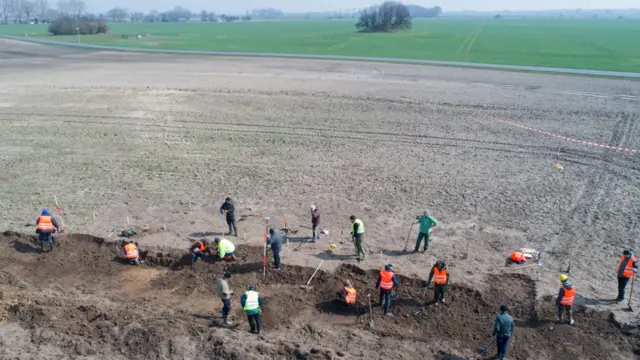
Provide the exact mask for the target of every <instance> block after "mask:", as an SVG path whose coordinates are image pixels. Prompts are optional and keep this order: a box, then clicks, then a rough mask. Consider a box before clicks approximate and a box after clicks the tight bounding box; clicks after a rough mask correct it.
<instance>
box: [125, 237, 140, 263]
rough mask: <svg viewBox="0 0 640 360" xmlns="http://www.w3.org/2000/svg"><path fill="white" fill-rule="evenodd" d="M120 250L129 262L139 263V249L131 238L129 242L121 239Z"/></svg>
mask: <svg viewBox="0 0 640 360" xmlns="http://www.w3.org/2000/svg"><path fill="white" fill-rule="evenodd" d="M122 251H123V252H124V258H125V259H127V261H128V262H129V264H131V265H133V264H135V265H140V251H139V250H138V245H136V244H135V243H134V242H133V240H129V242H126V241H124V240H123V241H122Z"/></svg>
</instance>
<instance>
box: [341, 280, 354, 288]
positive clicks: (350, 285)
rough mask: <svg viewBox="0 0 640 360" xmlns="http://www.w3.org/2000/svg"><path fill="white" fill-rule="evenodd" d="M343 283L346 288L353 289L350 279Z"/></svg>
mask: <svg viewBox="0 0 640 360" xmlns="http://www.w3.org/2000/svg"><path fill="white" fill-rule="evenodd" d="M343 283H344V284H345V285H346V286H348V287H353V284H351V280H349V279H345V280H344V281H343Z"/></svg>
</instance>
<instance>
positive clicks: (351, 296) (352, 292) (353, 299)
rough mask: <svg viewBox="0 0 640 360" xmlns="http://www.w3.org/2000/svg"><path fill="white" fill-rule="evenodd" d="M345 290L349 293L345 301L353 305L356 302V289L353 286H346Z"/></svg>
mask: <svg viewBox="0 0 640 360" xmlns="http://www.w3.org/2000/svg"><path fill="white" fill-rule="evenodd" d="M344 291H346V292H347V295H346V296H345V298H344V301H345V302H346V303H347V304H349V305H351V304H355V303H356V289H354V288H352V287H348V286H345V287H344Z"/></svg>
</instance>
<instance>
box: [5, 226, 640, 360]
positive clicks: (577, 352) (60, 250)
mask: <svg viewBox="0 0 640 360" xmlns="http://www.w3.org/2000/svg"><path fill="white" fill-rule="evenodd" d="M143 254H144V256H145V258H146V264H145V265H143V266H140V267H134V266H130V265H127V264H123V263H122V262H121V261H119V259H118V257H117V252H116V244H115V243H113V242H107V241H105V240H104V239H101V238H96V237H92V236H85V235H70V236H58V237H56V249H55V251H54V252H53V253H40V252H39V250H38V249H37V241H36V239H35V237H33V236H28V235H22V234H18V233H12V232H5V233H4V234H3V235H2V236H0V290H1V291H2V293H0V294H1V296H0V303H1V304H2V312H1V313H0V314H1V315H0V319H1V320H2V321H3V322H2V323H1V324H0V343H1V345H2V346H1V347H0V349H1V350H0V358H3V359H22V358H24V359H26V358H32V357H33V356H35V358H44V359H46V358H52V359H53V358H56V357H62V356H70V357H78V356H95V357H96V358H114V359H120V358H123V359H124V358H128V359H131V358H135V359H170V358H185V359H209V358H217V359H261V358H264V359H267V358H270V359H271V358H273V359H294V358H295V359H335V358H341V357H343V358H352V357H353V358H360V357H363V358H365V357H366V358H370V359H390V358H405V359H415V358H424V359H430V358H436V359H456V358H459V359H464V358H470V357H475V356H477V349H478V348H479V347H481V346H485V345H486V344H487V343H488V342H489V334H490V331H491V326H492V322H493V317H494V314H495V312H496V309H497V308H498V307H499V305H500V304H501V303H508V304H509V305H510V307H511V309H512V314H513V315H514V318H516V319H517V322H516V326H517V329H516V331H515V335H514V338H513V342H512V346H511V350H510V358H513V359H521V360H525V359H632V358H634V356H637V354H638V352H639V351H640V348H639V345H640V344H639V340H638V334H637V331H636V330H633V329H621V328H620V326H618V325H617V324H615V323H614V322H612V321H611V320H610V316H609V314H607V313H600V312H596V311H592V310H590V309H585V308H579V309H577V311H576V316H575V317H576V322H577V326H575V327H570V326H567V325H558V324H555V322H553V321H552V320H553V319H554V317H555V308H554V306H553V304H552V303H538V302H536V300H535V299H536V294H535V283H534V281H533V280H531V279H530V278H529V277H527V276H524V275H510V276H488V277H486V279H485V281H486V284H487V288H488V289H490V290H489V291H487V292H482V293H481V292H478V291H476V290H473V289H470V288H468V287H466V286H462V285H459V284H457V283H456V279H455V278H453V279H452V285H451V286H450V288H449V291H448V295H447V304H446V305H445V306H441V307H435V306H430V305H429V303H428V302H427V304H426V305H425V302H424V301H423V299H422V293H423V288H424V285H425V282H424V280H423V279H415V278H408V277H405V276H402V275H401V274H398V280H399V281H400V283H401V286H400V288H399V291H398V296H397V297H396V298H394V300H393V303H392V311H393V313H394V314H395V316H394V317H392V318H389V317H384V316H381V310H380V309H379V307H378V296H377V294H378V293H377V292H376V290H375V288H374V287H375V281H376V278H377V273H376V271H371V270H369V271H365V270H362V269H360V268H358V267H356V266H354V265H343V266H341V267H339V268H338V269H337V270H336V271H334V272H325V271H322V269H321V270H320V271H318V273H317V274H316V276H315V277H314V279H313V281H312V284H311V285H312V286H313V288H312V289H309V290H305V289H302V288H300V286H299V285H301V284H304V283H306V281H307V280H308V278H309V277H310V276H311V274H312V273H313V271H314V268H312V267H299V266H288V265H285V266H284V267H283V269H282V270H279V271H275V270H271V269H269V270H268V271H267V275H266V280H263V277H262V249H261V248H256V247H245V246H240V247H239V248H238V257H239V261H238V262H235V263H226V262H219V261H213V259H211V258H208V259H206V261H203V262H198V264H197V274H196V275H195V276H194V275H193V274H192V273H191V270H190V266H184V265H186V264H188V257H186V256H185V253H181V252H177V251H158V250H149V251H144V252H143ZM224 271H229V272H231V273H233V278H232V280H231V285H232V288H233V290H234V291H235V294H234V298H233V314H234V316H235V317H234V321H235V325H233V326H231V327H229V328H224V327H222V326H220V324H219V322H220V319H219V309H220V304H219V301H218V300H217V298H216V295H215V281H216V279H217V277H218V276H220V275H221V274H222V273H223V272H224ZM345 278H348V279H350V280H351V281H353V282H354V285H355V286H356V288H357V289H358V294H359V305H358V306H357V307H355V308H353V309H348V308H345V307H344V306H343V305H342V304H340V303H339V302H337V301H336V300H335V298H336V292H337V291H338V290H339V288H340V286H341V285H340V284H341V281H342V280H343V279H345ZM249 284H253V285H256V286H257V288H258V291H259V292H260V293H261V295H262V296H263V298H264V301H265V306H264V309H263V320H264V328H265V339H264V340H260V339H258V338H256V337H255V336H254V335H251V334H248V333H247V332H246V330H247V328H248V326H247V323H246V320H245V319H244V316H243V314H242V311H241V309H240V305H239V296H240V294H241V293H242V292H243V291H244V289H246V287H247V286H248V285H249ZM367 294H372V296H371V299H372V303H373V307H374V311H373V316H374V322H375V326H374V328H373V329H371V328H370V327H369V326H368V320H369V316H370V314H369V310H368V304H367V296H366V295H367ZM429 299H431V290H429V291H428V292H427V300H429ZM416 310H421V314H420V315H417V316H416V315H415V312H416ZM490 349H491V352H493V345H491V347H490ZM45 350H46V351H45ZM634 351H635V353H636V355H634ZM36 354H37V355H36ZM476 358H477V357H476Z"/></svg>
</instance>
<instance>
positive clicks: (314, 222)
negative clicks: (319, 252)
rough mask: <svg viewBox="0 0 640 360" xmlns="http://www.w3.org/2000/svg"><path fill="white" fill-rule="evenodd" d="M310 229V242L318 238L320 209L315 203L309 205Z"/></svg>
mask: <svg viewBox="0 0 640 360" xmlns="http://www.w3.org/2000/svg"><path fill="white" fill-rule="evenodd" d="M311 229H312V236H311V242H316V241H318V240H320V210H319V209H318V207H317V206H315V205H311Z"/></svg>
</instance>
